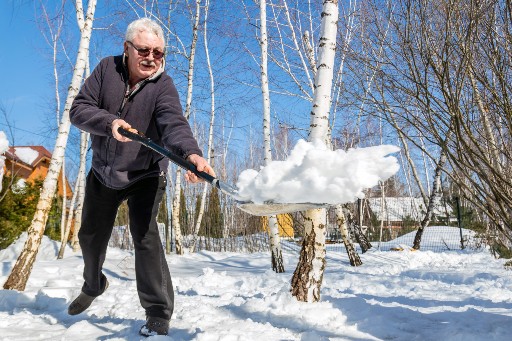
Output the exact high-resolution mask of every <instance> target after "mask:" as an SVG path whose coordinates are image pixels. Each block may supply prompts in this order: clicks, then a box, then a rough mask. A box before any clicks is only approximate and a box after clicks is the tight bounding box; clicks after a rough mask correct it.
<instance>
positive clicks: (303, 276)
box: [291, 208, 326, 302]
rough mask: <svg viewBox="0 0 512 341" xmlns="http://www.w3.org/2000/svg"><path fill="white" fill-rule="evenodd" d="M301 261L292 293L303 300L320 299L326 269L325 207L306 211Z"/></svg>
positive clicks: (293, 278)
mask: <svg viewBox="0 0 512 341" xmlns="http://www.w3.org/2000/svg"><path fill="white" fill-rule="evenodd" d="M304 219H305V221H304V239H303V240H302V249H301V251H300V257H299V263H298V264H297V268H296V269H295V272H294V273H293V277H292V288H291V292H292V295H293V296H295V297H296V298H297V300H298V301H301V302H318V301H320V288H321V286H322V279H323V275H324V270H325V264H326V261H325V235H326V231H325V226H326V215H325V209H323V208H322V209H315V210H309V211H306V214H305V218H304Z"/></svg>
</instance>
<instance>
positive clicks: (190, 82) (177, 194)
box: [172, 0, 201, 255]
mask: <svg viewBox="0 0 512 341" xmlns="http://www.w3.org/2000/svg"><path fill="white" fill-rule="evenodd" d="M200 14H201V0H196V13H195V16H194V19H195V21H194V27H193V28H192V46H191V47H190V56H189V58H188V60H189V64H188V75H187V99H186V105H185V113H184V116H185V118H186V119H187V120H188V118H189V117H190V110H191V106H192V90H193V87H194V61H195V57H196V46H197V36H198V32H199V16H200ZM181 190H182V189H181V170H180V169H178V170H177V171H176V187H175V189H174V201H173V204H172V208H173V211H172V217H173V219H172V222H173V224H172V227H173V229H174V239H175V242H176V254H178V255H183V253H184V249H183V236H182V234H181V225H180V219H179V212H180V211H179V208H180V198H181ZM176 209H177V210H176Z"/></svg>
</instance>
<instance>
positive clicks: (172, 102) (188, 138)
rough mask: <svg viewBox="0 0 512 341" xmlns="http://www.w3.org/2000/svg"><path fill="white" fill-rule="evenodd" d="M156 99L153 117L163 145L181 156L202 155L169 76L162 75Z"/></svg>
mask: <svg viewBox="0 0 512 341" xmlns="http://www.w3.org/2000/svg"><path fill="white" fill-rule="evenodd" d="M163 82H164V84H163V86H162V87H160V89H161V91H160V93H159V95H158V98H157V100H156V108H155V119H156V125H157V129H158V131H159V133H160V136H161V139H162V142H163V144H164V146H165V147H166V148H168V149H171V150H172V151H174V152H175V153H177V154H178V155H180V156H182V157H183V158H187V157H188V156H189V155H191V154H198V155H200V156H203V153H202V152H201V149H200V148H199V146H198V144H197V141H196V139H195V138H194V135H193V134H192V129H190V124H189V123H188V121H187V119H186V118H185V117H184V116H183V111H182V108H181V103H180V99H179V95H178V91H177V90H176V87H175V86H174V83H173V81H172V79H171V78H170V77H168V76H167V77H164V79H163Z"/></svg>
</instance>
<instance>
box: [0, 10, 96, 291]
mask: <svg viewBox="0 0 512 341" xmlns="http://www.w3.org/2000/svg"><path fill="white" fill-rule="evenodd" d="M75 8H76V15H77V21H78V25H79V27H80V44H79V47H78V53H77V58H76V64H75V68H74V70H73V76H72V79H71V84H70V86H69V89H68V95H67V98H66V103H65V105H64V112H63V114H62V119H61V122H60V125H59V134H58V137H57V140H56V142H55V148H54V150H53V154H52V159H51V161H50V166H49V169H48V174H47V176H46V178H45V180H44V182H43V188H42V190H41V195H40V197H39V201H38V204H37V208H36V212H35V214H34V218H33V219H32V223H31V225H30V227H29V228H28V231H27V234H28V237H27V240H26V242H25V245H24V247H23V251H22V252H21V254H20V255H19V257H18V259H17V260H16V263H15V264H14V267H13V269H12V271H11V274H10V275H9V277H8V278H7V281H6V282H5V283H4V286H3V287H4V289H13V290H20V291H23V290H25V286H26V284H27V281H28V278H29V276H30V273H31V271H32V266H33V264H34V261H35V259H36V256H37V252H38V251H39V246H40V244H41V239H42V238H43V233H44V229H45V226H46V221H47V220H48V212H49V211H50V209H51V204H52V199H53V198H54V196H55V191H56V189H57V181H58V176H59V173H60V170H61V169H62V162H63V159H64V155H65V150H66V144H67V139H68V135H69V129H70V125H71V123H70V120H69V110H70V108H71V104H72V102H73V100H74V98H75V97H76V95H77V94H78V91H79V89H80V85H81V82H82V76H83V74H84V71H85V68H86V65H87V59H88V58H89V44H90V40H91V34H92V24H93V18H94V12H95V9H96V0H89V3H88V8H87V13H84V10H83V4H82V1H81V0H76V3H75ZM84 14H85V15H84Z"/></svg>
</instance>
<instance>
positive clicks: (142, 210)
mask: <svg viewBox="0 0 512 341" xmlns="http://www.w3.org/2000/svg"><path fill="white" fill-rule="evenodd" d="M165 186H166V179H165V176H159V177H149V178H145V179H141V180H139V181H137V182H136V183H134V184H132V185H131V186H129V187H128V188H125V189H121V190H116V189H111V188H108V187H106V186H104V185H103V184H102V183H101V182H99V181H98V179H97V178H96V176H95V175H94V173H93V172H92V171H91V172H89V174H88V176H87V184H86V188H85V198H84V206H83V211H82V226H81V228H80V231H79V233H78V239H79V241H80V247H81V248H82V255H83V259H84V280H85V282H84V285H83V287H82V291H83V292H84V293H85V294H87V295H89V296H98V295H101V294H102V293H103V291H104V290H105V285H106V277H105V275H104V274H103V273H102V268H103V263H104V261H105V255H106V252H107V245H108V241H109V239H110V235H111V234H112V228H113V225H114V221H115V218H116V214H117V209H118V208H119V205H120V204H121V203H122V202H123V201H124V200H128V209H129V218H130V232H131V234H132V238H133V243H134V246H135V276H136V280H137V292H138V294H139V299H140V303H141V305H142V307H143V308H144V309H145V310H146V316H155V317H161V318H164V319H169V320H170V319H171V315H172V312H173V309H174V291H173V288H172V281H171V275H170V273H169V267H168V266H167V262H166V260H165V254H164V250H163V247H162V243H161V241H160V236H159V234H158V226H157V223H156V216H157V214H158V208H159V206H160V201H161V200H162V196H163V194H164V193H165Z"/></svg>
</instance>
